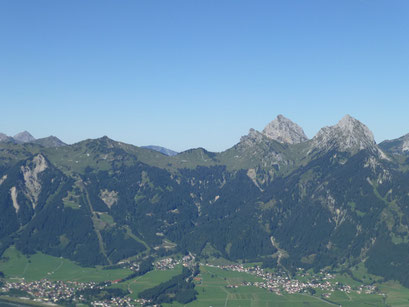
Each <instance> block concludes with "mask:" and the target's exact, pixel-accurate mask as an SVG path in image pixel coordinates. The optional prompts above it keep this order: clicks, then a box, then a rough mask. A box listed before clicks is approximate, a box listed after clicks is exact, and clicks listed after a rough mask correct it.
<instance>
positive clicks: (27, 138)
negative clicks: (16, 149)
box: [13, 131, 35, 143]
mask: <svg viewBox="0 0 409 307" xmlns="http://www.w3.org/2000/svg"><path fill="white" fill-rule="evenodd" d="M13 138H14V139H15V140H16V141H18V142H21V143H28V142H32V141H35V138H34V137H33V136H32V135H31V134H30V132H28V131H23V132H20V133H17V134H16V135H15V136H14V137H13Z"/></svg>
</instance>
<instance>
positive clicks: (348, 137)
mask: <svg viewBox="0 0 409 307" xmlns="http://www.w3.org/2000/svg"><path fill="white" fill-rule="evenodd" d="M313 145H314V146H315V147H318V148H321V149H327V150H329V149H337V150H340V151H353V152H356V151H359V150H362V149H372V150H375V151H378V148H377V145H376V142H375V139H374V136H373V133H372V132H371V130H369V129H368V127H367V126H365V125H364V124H363V123H361V122H360V121H359V120H357V119H355V118H353V117H352V116H350V115H345V116H344V117H343V118H342V119H341V120H340V121H339V122H338V123H337V124H336V125H334V126H331V127H324V128H322V129H321V130H320V131H319V132H318V133H317V135H316V136H315V137H314V138H313Z"/></svg>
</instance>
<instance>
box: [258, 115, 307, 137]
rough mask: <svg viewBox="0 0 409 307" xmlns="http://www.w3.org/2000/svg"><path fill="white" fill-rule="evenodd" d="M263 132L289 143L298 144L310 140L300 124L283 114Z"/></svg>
mask: <svg viewBox="0 0 409 307" xmlns="http://www.w3.org/2000/svg"><path fill="white" fill-rule="evenodd" d="M263 134H264V135H265V136H267V137H268V138H270V139H273V140H276V141H277V142H280V143H287V144H298V143H302V142H305V141H307V140H308V137H307V136H306V135H305V133H304V130H303V129H302V128H301V127H300V126H298V125H297V124H296V123H294V122H292V121H291V120H289V119H288V118H286V117H284V116H283V115H281V114H280V115H278V116H277V118H276V119H274V120H273V121H272V122H270V123H269V124H268V125H267V126H266V127H265V128H264V130H263Z"/></svg>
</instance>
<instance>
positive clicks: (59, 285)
mask: <svg viewBox="0 0 409 307" xmlns="http://www.w3.org/2000/svg"><path fill="white" fill-rule="evenodd" d="M87 288H88V289H94V288H98V286H97V284H96V283H94V282H89V283H82V282H75V281H66V282H64V281H50V280H48V279H41V280H37V281H25V280H24V278H23V279H19V281H13V282H11V281H8V282H5V283H4V284H3V287H2V288H1V289H0V291H1V292H3V293H8V292H10V291H13V290H14V291H15V290H18V291H23V292H25V293H27V294H28V295H30V296H32V297H35V298H41V300H42V301H44V302H50V303H56V302H58V301H70V300H74V299H78V300H79V301H81V300H83V299H84V298H83V297H81V296H79V297H78V298H76V297H75V294H76V292H77V291H78V290H83V289H87Z"/></svg>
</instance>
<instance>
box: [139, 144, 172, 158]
mask: <svg viewBox="0 0 409 307" xmlns="http://www.w3.org/2000/svg"><path fill="white" fill-rule="evenodd" d="M142 148H148V149H151V150H154V151H158V152H160V153H162V154H164V155H166V156H176V155H177V154H178V152H176V151H173V150H171V149H168V148H165V147H162V146H156V145H149V146H142Z"/></svg>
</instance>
